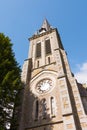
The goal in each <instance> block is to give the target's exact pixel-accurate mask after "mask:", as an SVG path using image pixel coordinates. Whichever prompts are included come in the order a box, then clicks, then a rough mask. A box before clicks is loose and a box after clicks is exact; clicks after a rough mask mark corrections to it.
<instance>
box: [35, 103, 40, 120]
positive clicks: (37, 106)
mask: <svg viewBox="0 0 87 130" xmlns="http://www.w3.org/2000/svg"><path fill="white" fill-rule="evenodd" d="M35 105H36V106H35V119H38V110H39V103H38V100H37V101H36V104H35Z"/></svg>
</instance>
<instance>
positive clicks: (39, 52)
mask: <svg viewBox="0 0 87 130" xmlns="http://www.w3.org/2000/svg"><path fill="white" fill-rule="evenodd" d="M40 57H41V43H37V45H36V58H40Z"/></svg>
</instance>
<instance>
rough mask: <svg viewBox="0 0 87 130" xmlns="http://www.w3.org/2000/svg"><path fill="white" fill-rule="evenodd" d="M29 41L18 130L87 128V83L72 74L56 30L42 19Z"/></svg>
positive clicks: (77, 129) (80, 129)
mask: <svg viewBox="0 0 87 130" xmlns="http://www.w3.org/2000/svg"><path fill="white" fill-rule="evenodd" d="M29 41H30V47H29V55H28V59H27V60H25V62H24V65H23V69H22V82H23V83H24V84H25V88H24V95H23V103H22V111H21V117H20V121H19V127H18V130H87V90H86V88H87V86H86V85H82V84H80V83H78V82H77V81H76V79H75V77H74V75H73V74H72V72H71V70H70V66H69V63H68V59H67V54H66V52H65V50H64V48H63V45H62V42H61V39H60V36H59V33H58V31H57V29H56V28H52V27H51V26H50V24H49V23H48V21H47V20H46V19H45V20H44V22H43V25H42V27H41V29H40V30H39V31H38V32H37V33H36V34H34V35H33V36H32V37H31V38H29Z"/></svg>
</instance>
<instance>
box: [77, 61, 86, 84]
mask: <svg viewBox="0 0 87 130" xmlns="http://www.w3.org/2000/svg"><path fill="white" fill-rule="evenodd" d="M78 67H79V70H78V72H76V73H75V78H76V79H77V81H78V82H80V83H87V62H85V63H83V64H82V65H78Z"/></svg>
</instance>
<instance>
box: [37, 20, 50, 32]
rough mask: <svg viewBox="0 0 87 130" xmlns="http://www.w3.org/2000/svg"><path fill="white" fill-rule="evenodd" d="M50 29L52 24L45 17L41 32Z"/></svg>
mask: <svg viewBox="0 0 87 130" xmlns="http://www.w3.org/2000/svg"><path fill="white" fill-rule="evenodd" d="M50 29H51V26H50V24H49V22H48V21H47V19H46V18H45V19H44V21H43V24H42V26H41V28H40V30H39V32H44V31H49V30H50Z"/></svg>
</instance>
